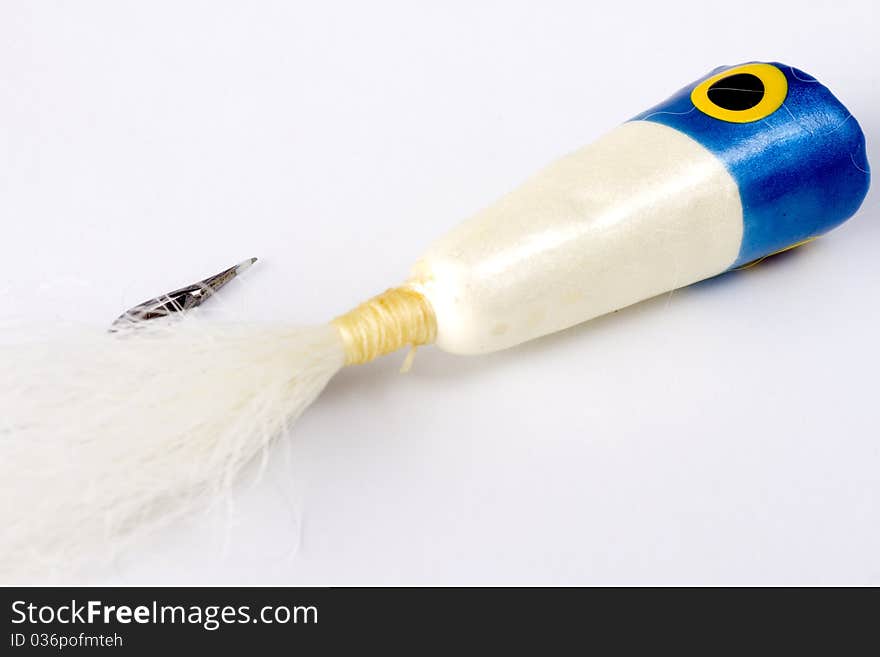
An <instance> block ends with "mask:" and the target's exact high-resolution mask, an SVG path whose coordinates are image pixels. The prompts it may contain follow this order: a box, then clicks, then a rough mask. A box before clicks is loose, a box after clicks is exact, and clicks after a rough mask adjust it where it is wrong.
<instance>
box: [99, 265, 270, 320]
mask: <svg viewBox="0 0 880 657" xmlns="http://www.w3.org/2000/svg"><path fill="white" fill-rule="evenodd" d="M256 261H257V259H256V258H248V259H247V260H244V261H243V262H240V263H238V264H237V265H235V266H233V267H230V268H229V269H224V270H223V271H221V272H220V273H219V274H214V275H213V276H209V277H208V278H205V279H203V280H201V281H199V282H197V283H193V284H192V285H187V286H186V287H182V288H180V289H178V290H173V291H172V292H168V293H167V294H163V295H162V296H159V297H156V298H154V299H149V300H147V301H144V302H143V303H139V304H138V305H136V306H134V307H133V308H129V309H128V310H126V311H125V312H124V313H122V314H121V315H120V316H119V317H117V318H116V320H114V322H113V324H112V325H111V329H110V330H111V331H115V330H117V329H120V328H123V327H125V326H129V325H131V324H137V323H140V322H145V321H147V320H150V319H157V318H160V317H168V316H169V315H172V314H174V313H180V312H184V311H186V310H189V309H191V308H195V307H196V306H201V305H202V304H203V303H204V302H205V301H206V300H208V299H210V298H211V297H212V296H214V293H215V292H217V290H219V289H220V288H221V287H223V286H224V285H226V284H227V283H228V282H229V281H231V280H232V279H233V278H235V277H236V276H238V275H239V274H241V273H242V272H243V271H245V270H246V269H248V268H249V267H250V266H251V265H252V264H254V263H255V262H256Z"/></svg>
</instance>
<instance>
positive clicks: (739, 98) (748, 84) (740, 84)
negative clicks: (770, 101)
mask: <svg viewBox="0 0 880 657" xmlns="http://www.w3.org/2000/svg"><path fill="white" fill-rule="evenodd" d="M707 93H708V95H709V100H711V101H712V102H713V103H715V104H716V105H718V107H721V108H723V109H726V110H732V111H734V112H740V111H742V110H747V109H751V108H753V107H754V106H755V105H757V104H758V103H760V102H761V99H762V98H763V97H764V83H763V82H761V79H760V78H759V77H758V76H757V75H752V74H751V73H736V74H735V75H730V76H728V77H726V78H721V79H720V80H718V82H716V83H715V84H713V85H712V86H711V87H709V91H708V92H707Z"/></svg>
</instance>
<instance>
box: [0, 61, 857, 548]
mask: <svg viewBox="0 0 880 657" xmlns="http://www.w3.org/2000/svg"><path fill="white" fill-rule="evenodd" d="M868 171H869V167H868V162H867V158H866V154H865V142H864V136H863V134H862V131H861V129H860V128H859V125H858V123H857V122H856V120H855V119H854V118H853V117H852V115H851V114H850V113H849V112H848V111H847V110H846V108H845V107H844V106H843V105H842V104H841V103H840V102H839V101H838V100H837V99H836V98H835V97H834V96H833V95H832V94H831V92H830V91H829V90H828V89H827V88H826V87H825V86H823V85H822V84H820V83H819V82H818V81H816V80H815V79H814V78H812V77H810V76H809V75H807V74H806V73H803V72H802V71H799V70H797V69H794V68H792V67H790V66H784V65H781V64H777V63H749V64H744V65H740V66H735V67H725V68H720V69H716V70H715V71H713V72H712V73H711V74H709V75H708V76H706V77H705V78H703V79H701V80H698V81H697V82H695V83H693V84H691V85H688V86H687V87H685V88H684V89H682V90H681V91H679V92H678V93H676V94H675V95H673V96H672V97H671V98H669V99H668V100H666V101H664V102H662V103H660V104H658V105H657V106H655V107H653V108H651V109H649V110H647V111H645V112H643V113H641V114H639V115H637V116H636V117H634V118H633V119H631V120H630V121H627V122H626V123H624V124H622V125H621V126H619V127H617V128H615V129H614V130H612V131H611V132H609V133H608V134H606V135H605V136H604V137H602V138H600V139H599V140H598V141H596V142H595V143H593V144H591V145H588V146H586V147H583V148H581V149H580V150H577V151H575V152H573V153H571V154H570V155H567V156H565V157H563V158H562V159H560V160H558V161H557V162H555V163H553V164H551V165H550V166H549V167H547V168H546V169H544V170H543V171H541V172H539V173H538V174H537V175H536V176H534V177H533V178H531V179H530V180H528V181H527V182H526V183H525V184H523V185H522V186H521V187H520V188H519V189H517V190H515V191H513V192H512V193H510V194H508V195H507V196H505V197H504V198H502V199H501V200H499V201H498V202H496V203H495V204H494V205H491V206H490V207H488V208H487V209H485V210H483V211H481V212H479V213H478V214H477V215H475V216H474V217H472V218H470V219H468V220H467V221H465V222H464V223H462V224H461V225H459V226H458V227H457V228H454V229H453V230H452V231H451V232H449V233H448V234H446V235H445V236H444V237H441V238H440V239H439V240H438V241H436V242H435V243H434V244H433V245H432V246H431V247H430V248H429V249H428V250H427V252H426V253H425V254H424V255H423V256H422V258H421V259H419V260H418V261H417V262H416V264H415V266H414V268H413V270H412V275H411V277H410V278H409V280H407V281H405V282H404V283H403V284H402V285H401V286H399V287H394V288H392V289H389V290H388V291H386V292H384V293H382V294H380V295H378V296H377V297H375V298H373V299H370V300H368V301H366V302H365V303H363V304H361V305H360V306H358V307H356V308H355V309H353V310H351V311H350V312H348V313H345V314H343V315H341V316H339V317H337V318H336V319H334V320H333V321H332V322H330V323H329V324H327V325H325V326H318V327H312V328H296V327H290V326H286V325H280V326H272V325H264V324H259V325H258V324H236V325H228V324H221V323H216V322H210V321H205V320H203V319H202V318H199V317H198V316H197V313H196V314H195V316H193V315H192V314H186V316H184V317H182V318H181V319H180V321H173V318H172V317H170V316H174V315H176V314H177V312H176V311H178V310H184V309H187V308H190V307H194V306H196V305H199V304H200V303H201V302H202V301H204V300H205V299H207V298H209V297H210V296H211V294H212V293H213V292H214V291H215V290H216V289H218V288H219V287H220V286H222V285H223V284H224V283H225V282H227V281H228V280H230V279H231V278H233V277H234V276H235V275H236V274H237V273H239V272H240V271H241V270H242V269H243V268H244V267H246V266H248V265H249V264H250V262H251V261H247V262H245V263H242V265H239V266H238V267H236V268H232V269H230V270H227V271H225V272H222V273H221V274H218V275H217V276H215V277H212V278H210V279H206V280H205V281H203V282H201V283H199V284H196V285H193V286H189V287H187V288H182V289H181V290H177V291H175V292H173V293H170V294H168V295H165V296H163V297H159V298H157V299H152V300H150V301H149V302H146V303H145V304H141V305H140V306H138V307H136V308H134V309H132V310H130V311H128V312H127V313H126V314H125V315H123V316H122V317H121V318H120V319H119V320H117V322H116V323H115V324H114V330H113V331H112V332H107V331H106V330H94V329H83V328H77V327H69V326H68V327H64V330H63V331H61V332H56V334H54V335H48V334H47V333H46V332H45V331H36V332H35V331H31V330H29V331H28V332H27V333H26V334H25V335H22V334H15V335H14V336H12V335H11V334H10V336H7V338H6V339H4V340H2V345H0V349H2V350H3V352H2V353H3V357H4V359H6V360H5V361H4V366H3V370H4V373H3V377H2V401H0V404H2V414H0V437H2V441H3V454H2V459H0V498H2V500H3V502H2V504H3V505H4V509H5V513H4V517H3V518H2V527H3V532H4V539H3V546H2V547H3V555H4V559H5V560H6V562H7V565H8V564H9V563H17V564H20V563H24V562H29V563H31V564H33V563H37V564H45V563H59V561H60V563H67V562H68V561H69V560H70V559H72V558H74V557H76V556H78V555H81V554H83V553H88V552H89V551H90V550H92V549H93V547H92V546H94V545H95V543H96V539H98V540H104V539H109V538H118V537H121V536H122V537H124V536H130V535H132V534H133V533H134V532H136V531H137V530H138V529H139V528H143V527H148V526H151V525H152V524H153V523H155V522H157V521H158V520H161V519H167V518H168V517H173V516H174V515H176V514H178V513H181V512H182V511H184V510H185V509H186V508H187V507H188V506H189V505H190V503H191V502H192V501H194V500H196V499H199V498H200V497H202V496H204V495H205V494H210V493H212V492H216V491H220V490H223V489H224V488H225V487H227V486H228V484H229V482H230V481H231V480H232V478H233V477H234V476H235V475H236V473H238V472H239V471H240V469H241V468H242V467H243V466H244V465H245V464H247V463H248V462H250V461H252V460H253V459H254V457H255V456H256V455H258V454H259V453H260V452H261V451H262V452H263V453H264V454H265V448H266V447H267V446H268V445H269V443H270V442H271V440H272V439H273V438H274V437H275V436H277V435H279V434H280V433H283V432H284V431H285V430H286V429H287V428H288V427H289V426H290V424H291V423H292V422H293V421H294V420H295V419H296V418H297V417H298V415H299V414H300V413H301V412H302V411H303V410H304V409H305V408H306V407H307V406H308V404H309V403H311V402H312V401H313V400H314V398H315V397H316V396H317V395H318V394H319V392H320V391H321V389H322V388H323V387H324V385H325V384H326V383H327V381H328V380H329V379H330V378H331V377H332V376H333V375H334V374H335V373H336V372H337V371H338V370H339V369H340V368H342V367H343V366H345V365H356V364H360V363H366V362H369V361H371V360H373V359H375V358H377V357H379V356H381V355H383V354H386V353H389V352H391V351H394V350H397V349H399V348H401V347H406V346H412V347H417V346H421V345H429V344H433V345H436V346H437V347H439V348H441V349H443V350H445V351H448V352H453V353H460V354H477V353H485V352H491V351H495V350H499V349H505V348H507V347H511V346H513V345H516V344H519V343H522V342H524V341H527V340H531V339H533V338H537V337H539V336H542V335H546V334H549V333H553V332H555V331H559V330H561V329H564V328H566V327H569V326H572V325H575V324H578V323H580V322H583V321H586V320H588V319H591V318H593V317H596V316H599V315H602V314H605V313H608V312H610V311H613V310H616V309H619V308H623V307H625V306H628V305H630V304H633V303H636V302H638V301H641V300H643V299H647V298H649V297H652V296H655V295H657V294H661V293H663V292H667V291H670V290H673V289H676V288H679V287H682V286H685V285H689V284H691V283H694V282H696V281H700V280H703V279H706V278H709V277H712V276H716V275H718V274H721V273H723V272H726V271H729V270H732V269H737V268H740V267H743V266H746V265H748V264H750V263H753V262H755V261H758V260H760V259H762V258H764V257H767V256H769V255H772V254H774V253H778V252H780V251H783V250H786V249H790V248H793V247H795V246H798V245H800V244H803V243H805V242H807V241H809V240H812V239H814V238H816V237H817V236H819V235H821V234H823V233H825V232H827V231H829V230H831V229H832V228H834V227H835V226H837V225H839V224H840V223H842V222H843V221H845V220H846V219H847V218H849V217H850V216H852V215H853V214H854V213H855V212H856V210H857V209H858V207H859V205H860V204H861V202H862V200H863V198H864V196H865V194H866V193H867V189H868V184H869V174H868ZM6 363H8V364H9V365H7V364H6Z"/></svg>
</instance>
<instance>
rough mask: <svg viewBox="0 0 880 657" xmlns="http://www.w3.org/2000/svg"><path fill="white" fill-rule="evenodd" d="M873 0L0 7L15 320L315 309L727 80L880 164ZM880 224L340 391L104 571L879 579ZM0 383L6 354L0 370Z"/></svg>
mask: <svg viewBox="0 0 880 657" xmlns="http://www.w3.org/2000/svg"><path fill="white" fill-rule="evenodd" d="M877 12H878V9H877V3H876V2H874V1H873V0H863V1H862V2H856V1H852V2H845V1H837V2H817V1H814V0H801V1H800V2H779V1H777V2H736V3H718V2H707V1H706V0H700V1H699V2H672V1H666V2H651V3H647V2H645V3H639V4H633V3H623V2H603V3H588V2H569V3H563V2H547V1H542V2H442V3H441V2H433V3H412V2H399V3H388V2H369V3H359V2H350V3H329V2H321V3H319V2H315V3H309V4H306V3H296V2H243V1H242V2H216V1H214V2H208V1H205V2H177V1H175V2H156V1H151V2H117V1H110V0H107V1H104V2H77V3H72V2H71V3H62V2H40V3H35V2H25V1H23V0H22V1H9V0H7V1H5V2H3V3H2V4H0V221H2V229H3V230H2V238H0V256H2V262H3V266H2V269H0V291H2V292H3V293H4V298H5V301H4V303H5V304H7V306H6V310H7V311H9V312H15V313H18V314H26V315H32V316H35V317H36V316H48V317H52V316H70V315H75V316H77V317H81V318H83V319H87V320H90V321H97V322H105V321H109V320H111V319H112V318H113V317H115V316H116V315H117V314H118V313H119V312H121V311H122V310H123V309H125V308H126V307H128V306H131V305H133V304H135V303H137V302H139V301H142V300H143V299H144V298H147V297H151V296H154V295H156V294H158V293H160V292H164V291H167V290H169V289H171V288H174V287H177V286H180V285H183V284H186V283H189V282H192V281H194V280H196V279H198V278H200V277H203V276H205V275H208V274H211V273H214V272H215V271H218V270H220V269H222V268H224V267H226V266H228V265H231V264H233V263H234V262H237V261H238V260H241V259H243V258H245V257H248V256H251V255H256V256H259V257H260V259H261V261H260V263H259V264H258V266H256V267H255V268H254V269H252V270H251V271H250V272H248V273H247V275H246V277H244V278H243V279H242V280H241V281H240V282H238V283H236V284H234V285H230V286H229V287H228V288H227V291H226V293H225V294H224V296H223V299H222V301H223V302H225V303H226V304H227V305H228V306H229V307H231V308H233V309H234V311H235V313H236V314H238V315H241V316H242V317H247V318H276V319H279V318H283V319H289V320H290V321H292V322H299V323H306V322H319V321H326V320H327V319H329V318H331V317H333V316H335V315H336V314H338V313H340V312H342V311H344V310H346V309H348V308H349V307H350V306H352V305H354V304H355V303H357V302H359V301H360V300H362V299H364V298H366V297H368V296H371V295H372V294H374V293H376V292H379V291H381V290H384V289H385V288H386V287H388V286H390V285H394V284H396V283H398V282H399V281H401V280H402V279H403V278H404V277H405V275H406V273H407V271H408V268H409V266H410V265H411V264H412V263H413V262H414V260H415V259H416V257H417V256H418V255H419V254H420V253H421V251H422V250H423V249H424V248H425V247H426V246H427V244H428V243H429V242H430V241H431V240H432V238H434V237H435V236H438V235H440V234H441V233H442V232H443V231H444V230H445V229H446V228H447V227H449V226H451V225H453V224H454V223H455V222H457V221H459V220H460V219H462V218H464V217H466V216H467V215H469V214H470V213H472V212H474V211H475V210H477V209H479V208H481V207H482V206H484V205H485V204H487V203H488V202H489V201H491V200H493V199H494V198H496V197H497V196H499V195H500V194H502V193H504V192H506V191H508V190H509V189H511V188H512V187H513V186H515V185H516V184H517V183H518V182H520V181H521V180H522V179H524V178H525V177H526V176H527V175H529V174H530V173H532V172H533V171H534V170H536V169H537V168H539V167H541V166H542V165H544V164H545V163H547V162H548V161H550V160H552V159H553V158H555V157H557V156H559V155H561V154H563V153H565V152H567V151H570V150H572V149H573V148H575V147H577V146H579V145H581V144H584V143H586V142H589V141H591V140H592V139H594V138H595V137H597V136H598V135H600V134H601V133H602V132H604V131H606V130H608V129H610V128H611V127H613V126H615V125H616V124H618V123H619V122H621V121H622V120H624V119H626V118H628V117H629V116H632V115H633V114H635V113H637V112H638V111H640V110H642V109H644V108H646V107H648V106H650V105H652V104H654V103H655V102H657V101H659V100H662V99H663V98H665V97H666V96H668V95H669V94H670V93H672V92H673V91H675V90H676V89H678V88H679V87H681V86H682V85H684V84H685V83H688V82H689V81H691V80H693V79H695V78H696V77H698V76H700V75H702V74H704V73H705V72H706V71H708V70H709V69H711V68H713V67H715V66H718V65H721V64H735V63H739V62H742V61H748V60H756V59H757V60H778V61H782V62H785V63H789V64H793V65H795V66H798V67H799V68H802V69H803V70H805V71H806V72H808V73H810V74H812V75H814V76H816V77H818V78H819V79H820V80H822V81H823V82H825V83H827V84H828V85H829V86H831V87H832V89H833V90H834V91H835V92H836V93H837V94H838V96H839V97H840V98H841V99H842V100H843V101H844V103H845V104H846V105H847V106H848V108H849V109H850V110H851V111H852V112H853V114H854V115H855V116H856V117H857V118H858V119H859V121H860V122H861V124H862V126H863V128H864V130H865V133H866V135H867V137H868V142H869V159H870V160H872V161H873V163H874V165H875V166H878V162H880V151H878V145H880V93H878V90H877V88H878V75H877V65H878V64H880V47H878V39H877V35H878V32H880V25H878V20H877ZM878 290H880V205H878V193H877V192H876V190H875V191H874V192H872V193H871V195H870V196H869V197H868V199H867V201H866V202H865V205H864V206H863V210H862V211H861V212H860V214H859V215H858V216H857V217H856V218H855V219H854V220H853V221H851V222H850V223H849V224H847V225H845V226H844V227H842V228H841V229H839V230H836V231H834V232H833V233H832V234H830V235H829V236H827V237H826V238H823V239H821V240H819V241H818V242H816V243H814V244H812V245H810V246H808V247H805V248H803V249H800V250H798V251H797V252H794V253H792V254H790V255H785V256H779V257H777V258H774V259H773V260H771V261H769V262H766V263H764V264H762V265H761V266H758V267H756V268H754V269H751V270H748V271H746V272H740V273H734V274H730V275H726V276H724V277H722V278H720V279H717V280H714V281H712V282H709V283H704V284H700V285H697V286H694V287H692V288H689V289H685V290H680V291H677V292H675V293H674V294H670V295H666V296H664V297H662V298H658V299H655V300H652V301H649V302H646V303H643V304H639V305H638V306H636V307H633V308H630V309H627V310H625V311H621V312H619V313H617V314H615V315H612V316H609V317H606V318H602V319H599V320H596V321H594V322H591V323H589V324H587V325H584V326H581V327H577V328H575V329H572V330H569V331H566V332H564V333H562V334H559V335H556V336H552V337H549V338H546V339H542V340H539V341H536V342H534V343H532V344H528V345H526V346H523V347H520V348H517V349H513V350H510V351H508V352H504V353H499V354H496V355H491V356H487V357H455V356H449V355H447V354H444V353H441V352H439V351H437V350H433V349H428V348H426V349H422V350H420V351H419V354H418V357H417V359H416V362H415V368H414V371H413V372H412V373H411V374H409V375H407V376H399V375H398V374H397V368H398V367H399V364H400V361H401V359H402V354H398V355H395V356H392V357H390V358H389V359H386V360H385V361H383V362H378V363H374V364H372V365H369V366H365V367H362V368H358V369H350V370H346V371H343V372H342V373H341V374H340V375H339V376H338V377H337V378H336V379H335V380H334V381H333V382H331V384H330V386H329V387H328V389H327V390H326V392H325V394H324V395H323V396H322V397H321V398H320V399H319V401H318V402H317V403H316V404H315V406H314V407H312V409H310V410H309V411H308V412H307V413H306V415H305V416H304V417H303V419H302V420H301V422H300V423H299V424H298V426H297V428H296V431H295V432H294V433H295V435H293V436H290V437H287V438H285V439H284V440H282V441H281V442H280V443H279V445H278V447H277V449H276V452H275V456H276V458H274V460H273V463H272V466H271V467H270V469H269V472H268V473H267V475H266V477H265V478H264V479H263V480H262V481H261V482H260V483H258V484H256V485H250V486H247V487H241V489H240V490H239V491H237V493H236V495H235V496H234V504H233V505H231V506H228V507H225V508H224V509H223V510H220V511H215V512H206V513H203V514H201V515H199V516H196V517H190V518H189V519H187V521H186V522H181V523H179V524H177V525H175V526H174V527H173V528H171V529H169V530H167V531H165V532H163V533H161V534H159V535H157V536H155V537H154V538H153V539H151V540H149V541H148V542H147V543H145V544H142V545H141V546H140V547H138V548H135V549H133V550H132V551H131V552H129V553H127V554H126V555H124V556H123V557H121V558H119V559H118V560H117V561H115V562H113V563H112V564H108V565H107V566H106V567H105V568H100V569H97V570H96V572H89V573H87V574H84V575H80V576H77V577H78V578H79V579H80V581H88V582H96V583H264V584H292V583H295V584H309V583H310V584H361V583H370V584H392V583H397V584H427V583H435V584H490V583H491V584H587V583H602V584H660V583H663V584H673V583H677V584H708V583H736V584H753V583H780V584H781V583H874V584H880V428H878V413H877V408H878V404H880V386H878V374H877V373H878V369H880V329H878V327H880V301H878ZM0 366H2V363H0Z"/></svg>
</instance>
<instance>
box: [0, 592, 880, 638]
mask: <svg viewBox="0 0 880 657" xmlns="http://www.w3.org/2000/svg"><path fill="white" fill-rule="evenodd" d="M2 594H3V595H2V597H3V607H4V611H3V618H4V629H5V634H4V636H3V637H2V643H0V645H2V648H0V654H3V655H27V654H48V653H49V652H52V653H55V654H62V655H63V654H71V653H74V654H89V655H91V654H98V653H99V652H100V653H102V654H150V655H156V654H161V653H162V652H168V653H169V654H186V653H187V652H188V651H193V654H207V651H210V650H217V651H220V652H221V654H241V653H243V652H244V651H247V650H258V651H259V652H258V653H257V654H263V653H264V652H265V651H266V649H270V648H272V649H276V648H277V649H278V651H280V650H281V649H284V650H285V652H289V651H296V650H301V649H310V650H317V651H319V652H322V653H324V652H328V651H329V652H336V650H337V649H338V650H340V651H341V650H342V649H343V648H345V649H347V650H350V649H351V648H352V647H354V648H358V647H360V648H362V649H364V650H367V649H370V651H371V652H372V651H374V650H376V649H382V648H390V647H392V646H395V647H398V648H401V647H402V648H404V649H405V650H407V651H408V652H410V653H411V654H420V653H421V652H424V651H430V649H432V648H434V649H436V648H437V647H439V646H441V645H443V646H446V647H448V648H449V647H451V648H455V649H458V648H460V649H461V650H462V651H464V652H468V650H467V649H468V648H473V647H474V646H475V645H477V644H482V645H485V646H488V647H494V648H497V647H499V646H501V645H514V646H516V647H518V648H524V647H525V646H526V645H531V646H533V647H535V648H540V650H539V652H540V653H541V654H545V653H546V652H548V650H549V648H551V647H553V646H555V647H556V648H558V650H551V651H550V652H554V653H555V652H560V651H562V652H570V650H562V649H563V648H565V647H569V648H571V647H573V646H575V645H579V646H581V648H587V647H588V646H590V645H595V646H596V647H598V646H600V645H602V646H606V647H607V646H614V647H615V649H616V650H615V651H617V650H626V649H635V648H637V647H642V648H644V647H655V648H656V647H659V646H667V647H678V648H682V647H685V646H688V645H691V646H696V647H699V648H703V649H705V650H707V651H709V652H710V653H711V652H714V651H715V649H716V648H720V647H727V648H730V647H733V646H741V647H742V648H746V649H749V650H750V652H751V651H752V650H751V649H756V648H758V647H760V648H762V650H759V652H761V651H763V649H767V648H770V647H772V646H775V647H778V648H780V649H782V648H786V649H790V648H791V646H792V645H793V644H794V643H798V642H800V641H803V640H805V639H806V640H807V641H808V642H809V644H810V646H811V647H812V648H818V647H820V646H822V645H823V641H827V642H828V643H825V644H824V645H826V647H827V648H828V649H833V650H832V652H833V653H834V654H840V653H841V651H842V652H844V653H847V654H848V652H847V651H846V650H843V646H845V645H846V644H847V643H850V644H851V645H852V647H853V648H855V647H857V646H858V645H859V644H860V640H859V636H860V634H866V633H868V632H871V633H873V627H874V626H875V624H876V614H877V609H878V604H877V601H878V596H877V590H876V589H873V590H868V589H862V590H855V589H853V590H848V591H844V590H831V589H825V590H807V589H766V590H757V589H751V590H750V589H729V590H724V589H698V590H685V589H666V590H664V589H599V588H596V589H538V588H532V589H529V588H526V589H461V588H440V589H426V588H395V589H392V588H377V589H349V588H323V589H322V588H317V589H316V588H277V587H276V588H253V587H244V588H232V587H218V588H146V587H145V588H5V589H2ZM855 594H867V595H855ZM847 603H848V604H847ZM835 621H838V622H840V623H843V627H844V628H845V629H843V630H840V631H838V630H836V629H835ZM572 642H574V643H572ZM756 642H757V643H756ZM603 652H604V651H603Z"/></svg>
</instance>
